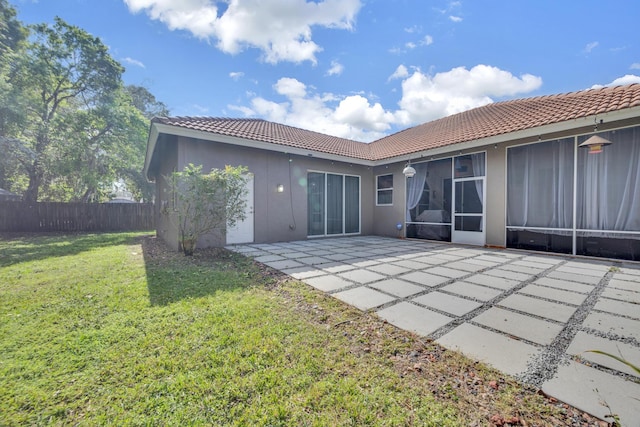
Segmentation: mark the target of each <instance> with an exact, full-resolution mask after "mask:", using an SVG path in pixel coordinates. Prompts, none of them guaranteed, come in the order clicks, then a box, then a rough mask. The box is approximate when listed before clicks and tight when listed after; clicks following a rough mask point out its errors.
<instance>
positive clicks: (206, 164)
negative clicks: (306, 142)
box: [177, 137, 375, 247]
mask: <svg viewBox="0 0 640 427" xmlns="http://www.w3.org/2000/svg"><path fill="white" fill-rule="evenodd" d="M177 147H178V148H177V152H178V164H177V168H178V170H182V168H184V166H186V165H188V164H189V163H193V164H195V165H200V164H201V165H203V170H204V171H208V170H210V169H212V168H224V167H225V165H230V166H239V165H242V166H246V167H247V168H248V169H249V172H250V173H252V174H253V176H254V242H255V243H265V242H279V241H292V240H303V239H306V238H307V187H306V185H307V181H306V179H307V172H309V171H318V172H330V173H338V174H346V175H355V176H359V177H360V198H361V202H360V206H361V233H360V234H363V235H366V234H372V233H373V222H374V221H373V217H374V214H373V211H372V210H371V208H370V206H372V205H374V204H375V201H374V199H373V193H374V192H375V187H374V183H373V178H372V170H371V168H369V167H366V166H361V165H353V164H350V163H346V162H334V161H329V160H323V159H317V158H314V157H304V156H295V155H289V154H287V153H284V152H275V151H265V150H259V149H255V148H250V147H240V146H235V145H229V144H224V143H217V142H211V141H202V140H194V139H190V138H185V137H180V138H179V139H178V144H177ZM278 184H282V185H283V186H284V192H282V193H278V192H277V186H278ZM220 244H224V242H221V241H218V240H216V239H214V238H213V237H212V236H206V237H205V238H203V239H202V240H201V241H200V242H199V245H200V246H201V247H205V246H209V245H220Z"/></svg>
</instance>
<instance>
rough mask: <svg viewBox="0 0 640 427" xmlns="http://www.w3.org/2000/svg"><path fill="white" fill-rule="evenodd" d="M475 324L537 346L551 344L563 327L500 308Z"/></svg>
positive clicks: (484, 315)
mask: <svg viewBox="0 0 640 427" xmlns="http://www.w3.org/2000/svg"><path fill="white" fill-rule="evenodd" d="M472 321H473V322H475V323H480V324H481V325H484V326H488V327H490V328H493V329H497V330H499V331H502V332H505V333H507V334H509V335H514V336H516V337H518V338H523V339H526V340H527V341H531V342H534V343H537V344H543V345H545V344H551V342H552V341H553V339H554V338H555V337H556V335H558V334H559V333H560V331H561V330H562V326H561V325H558V324H557V323H551V322H547V321H544V320H540V319H536V318H533V317H528V316H525V315H523V314H519V313H514V312H512V311H509V310H505V309H502V308H498V307H492V308H490V309H489V310H487V311H485V312H484V313H481V314H479V315H478V316H476V317H474V318H473V319H472Z"/></svg>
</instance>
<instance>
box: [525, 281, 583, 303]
mask: <svg viewBox="0 0 640 427" xmlns="http://www.w3.org/2000/svg"><path fill="white" fill-rule="evenodd" d="M518 292H520V293H522V294H528V295H533V296H536V297H541V298H547V299H552V300H556V301H560V302H564V303H568V304H575V305H580V304H582V303H583V302H584V300H585V299H586V298H587V295H585V294H579V293H576V292H570V291H564V290H562V289H553V288H547V287H544V286H538V285H533V284H531V285H527V286H525V287H524V288H522V289H520V291H518Z"/></svg>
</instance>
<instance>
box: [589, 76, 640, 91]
mask: <svg viewBox="0 0 640 427" xmlns="http://www.w3.org/2000/svg"><path fill="white" fill-rule="evenodd" d="M632 83H640V76H636V75H634V74H627V75H624V76H622V77H618V78H617V79H615V80H614V81H612V82H611V83H607V84H604V85H601V84H595V85H593V86H591V89H601V88H603V87H609V86H622V85H630V84H632Z"/></svg>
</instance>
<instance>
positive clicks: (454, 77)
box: [398, 65, 542, 123]
mask: <svg viewBox="0 0 640 427" xmlns="http://www.w3.org/2000/svg"><path fill="white" fill-rule="evenodd" d="M541 85H542V79H541V78H540V77H536V76H533V75H531V74H523V75H522V76H520V77H516V76H514V75H513V74H511V73H510V72H508V71H504V70H501V69H499V68H497V67H492V66H488V65H476V66H475V67H473V68H471V69H470V70H467V69H466V68H465V67H457V68H453V69H452V70H450V71H447V72H443V73H437V74H435V75H434V76H431V75H428V74H424V73H422V72H421V71H420V70H416V71H414V73H413V74H412V75H411V76H409V77H407V78H406V79H405V80H403V81H402V99H401V100H400V102H399V103H398V104H399V105H400V108H401V110H402V111H403V112H404V113H403V114H404V117H406V119H405V120H407V122H408V123H422V122H426V121H429V120H434V119H437V118H440V117H444V116H448V115H451V114H455V113H459V112H462V111H465V110H469V109H471V108H475V107H480V106H482V105H486V104H490V103H492V102H493V98H492V97H505V96H514V95H517V94H521V93H527V92H531V91H533V90H536V89H538V88H539V87H540V86H541Z"/></svg>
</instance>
